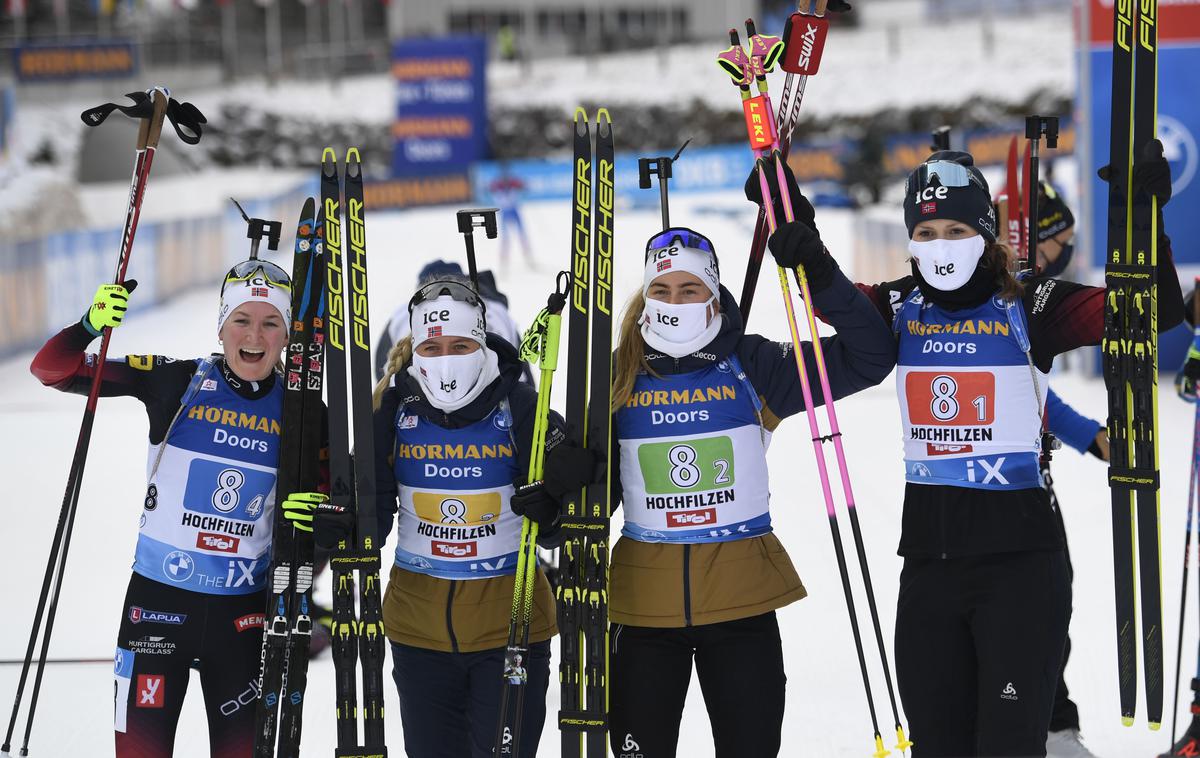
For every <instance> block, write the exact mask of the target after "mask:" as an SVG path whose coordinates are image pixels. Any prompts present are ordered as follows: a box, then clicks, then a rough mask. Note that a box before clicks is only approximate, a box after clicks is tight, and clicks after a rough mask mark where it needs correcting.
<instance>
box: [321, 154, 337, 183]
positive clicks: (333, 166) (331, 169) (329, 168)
mask: <svg viewBox="0 0 1200 758" xmlns="http://www.w3.org/2000/svg"><path fill="white" fill-rule="evenodd" d="M321 171H322V173H324V174H325V175H326V176H333V175H334V174H335V173H337V151H336V150H334V149H333V148H332V147H327V148H325V149H324V150H322V151H321Z"/></svg>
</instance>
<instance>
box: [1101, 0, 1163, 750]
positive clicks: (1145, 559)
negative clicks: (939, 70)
mask: <svg viewBox="0 0 1200 758" xmlns="http://www.w3.org/2000/svg"><path fill="white" fill-rule="evenodd" d="M1157 11H1158V4H1157V1H1156V0H1146V1H1145V2H1142V3H1139V4H1137V5H1136V7H1135V5H1134V4H1132V3H1126V4H1124V5H1122V4H1121V3H1117V4H1116V6H1115V8H1114V12H1113V72H1112V78H1113V85H1112V128H1111V135H1112V136H1111V142H1110V148H1109V170H1110V172H1111V173H1110V175H1109V199H1108V247H1107V250H1108V260H1107V264H1106V265H1105V270H1104V271H1105V284H1106V287H1107V289H1108V293H1107V299H1106V309H1105V319H1104V340H1103V345H1102V352H1103V355H1104V378H1105V383H1106V384H1107V386H1108V408H1109V413H1108V416H1109V419H1108V434H1109V440H1110V451H1111V453H1110V458H1111V459H1110V466H1109V486H1110V488H1111V490H1112V527H1113V561H1114V564H1113V574H1114V580H1115V593H1116V620H1117V674H1118V682H1119V694H1120V700H1121V720H1122V722H1123V723H1124V724H1125V725H1126V726H1129V725H1132V723H1133V718H1134V714H1135V712H1136V707H1137V639H1138V627H1137V619H1136V613H1137V612H1136V606H1137V602H1138V598H1137V592H1136V589H1135V587H1134V581H1135V575H1136V574H1135V565H1136V567H1137V568H1136V572H1137V573H1138V574H1140V577H1139V579H1140V589H1141V598H1140V600H1141V637H1142V643H1143V656H1144V658H1143V661H1144V675H1145V678H1146V704H1147V719H1148V721H1149V724H1150V728H1151V729H1157V728H1158V726H1159V723H1160V722H1161V720H1162V703H1163V662H1162V655H1163V652H1162V590H1161V582H1160V564H1159V561H1160V558H1159V513H1158V510H1159V509H1158V489H1159V472H1158V438H1157V428H1158V384H1157V381H1158V375H1157V370H1156V368H1155V367H1156V365H1157V354H1158V336H1157V327H1158V303H1157V299H1158V288H1157V280H1156V273H1155V267H1156V265H1157V263H1158V260H1157V258H1158V250H1157V241H1158V240H1157V236H1158V235H1157V228H1156V223H1157V216H1158V209H1157V201H1156V199H1155V198H1154V197H1153V196H1151V195H1149V194H1148V193H1146V192H1145V191H1144V190H1142V189H1141V188H1139V187H1136V186H1134V185H1133V182H1132V177H1133V163H1134V160H1135V157H1136V156H1140V155H1142V151H1143V149H1144V148H1145V145H1146V143H1147V142H1149V141H1150V140H1151V139H1153V138H1154V131H1155V118H1156V105H1157V104H1156V99H1157V95H1156V87H1157V76H1158V73H1157V61H1156V48H1157V27H1156V20H1157ZM1135 526H1136V532H1135ZM1135 533H1136V538H1137V542H1136V549H1135V543H1134V535H1135Z"/></svg>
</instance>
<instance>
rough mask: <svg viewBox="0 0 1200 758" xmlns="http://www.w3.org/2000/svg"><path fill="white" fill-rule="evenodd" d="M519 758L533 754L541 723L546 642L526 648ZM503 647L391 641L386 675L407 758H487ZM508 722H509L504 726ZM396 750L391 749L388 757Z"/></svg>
mask: <svg viewBox="0 0 1200 758" xmlns="http://www.w3.org/2000/svg"><path fill="white" fill-rule="evenodd" d="M525 663H526V674H527V676H528V677H529V678H528V680H527V682H526V685H525V686H526V688H527V689H526V692H525V702H524V704H523V708H522V712H521V744H520V753H519V758H534V756H535V755H537V751H538V741H539V740H540V739H541V736H542V727H543V725H544V724H545V721H546V688H547V687H548V686H549V684H550V641H549V640H546V641H543V642H534V643H533V644H531V645H530V646H529V660H528V661H526V662H525ZM503 670H504V648H494V649H492V650H481V651H479V652H476V653H443V652H440V651H438V650H426V649H424V648H419V647H412V646H411V645H400V644H398V643H395V642H393V643H392V679H393V680H394V681H395V682H396V690H397V692H399V694H400V722H401V724H402V725H403V727H404V752H405V753H407V755H408V756H409V758H490V756H491V755H492V753H493V751H494V749H495V746H496V720H497V719H498V718H499V717H500V695H501V693H502V691H503V686H502V685H503V680H502V679H501V676H500V675H501V673H502V672H503ZM510 726H511V725H510ZM399 754H400V751H399V750H395V749H393V751H392V755H399Z"/></svg>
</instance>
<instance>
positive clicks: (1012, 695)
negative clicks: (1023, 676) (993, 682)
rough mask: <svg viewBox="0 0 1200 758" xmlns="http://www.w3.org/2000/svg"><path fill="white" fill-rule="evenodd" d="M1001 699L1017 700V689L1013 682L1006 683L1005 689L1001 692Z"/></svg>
mask: <svg viewBox="0 0 1200 758" xmlns="http://www.w3.org/2000/svg"><path fill="white" fill-rule="evenodd" d="M1000 699H1001V700H1017V699H1018V698H1017V689H1016V688H1015V687H1013V686H1012V682H1009V683H1008V684H1006V685H1004V691H1003V692H1001V693H1000Z"/></svg>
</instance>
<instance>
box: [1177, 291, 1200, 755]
mask: <svg viewBox="0 0 1200 758" xmlns="http://www.w3.org/2000/svg"><path fill="white" fill-rule="evenodd" d="M1192 322H1193V323H1195V324H1200V277H1196V280H1195V283H1194V285H1193V288H1192ZM1192 402H1193V403H1196V420H1195V422H1194V423H1193V427H1192V467H1191V469H1190V473H1189V475H1188V509H1187V529H1186V531H1185V532H1184V542H1183V581H1182V582H1181V583H1180V584H1181V587H1182V589H1181V590H1180V592H1179V638H1178V641H1177V642H1176V645H1175V698H1174V700H1173V701H1172V704H1171V744H1172V745H1174V744H1175V729H1176V727H1177V726H1178V720H1179V677H1180V667H1181V665H1182V663H1183V618H1184V615H1185V613H1186V612H1187V594H1188V569H1189V567H1190V564H1191V560H1192V529H1193V527H1194V526H1195V524H1196V521H1195V518H1196V500H1195V498H1196V478H1197V476H1200V470H1198V466H1197V463H1198V462H1200V393H1196V394H1194V395H1193V396H1192Z"/></svg>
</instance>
